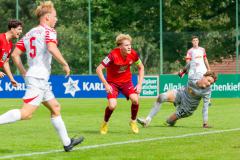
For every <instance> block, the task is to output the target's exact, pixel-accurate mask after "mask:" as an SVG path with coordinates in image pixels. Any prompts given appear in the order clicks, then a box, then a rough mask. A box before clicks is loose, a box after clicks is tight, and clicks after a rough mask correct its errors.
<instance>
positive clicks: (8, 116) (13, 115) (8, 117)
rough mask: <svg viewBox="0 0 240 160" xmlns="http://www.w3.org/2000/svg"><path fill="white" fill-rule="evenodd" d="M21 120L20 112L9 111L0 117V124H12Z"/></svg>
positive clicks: (15, 110) (16, 110)
mask: <svg viewBox="0 0 240 160" xmlns="http://www.w3.org/2000/svg"><path fill="white" fill-rule="evenodd" d="M20 119H21V112H20V110H19V109H13V110H10V111H8V112H6V113H4V114H2V115H0V124H6V123H13V122H16V121H19V120H20Z"/></svg>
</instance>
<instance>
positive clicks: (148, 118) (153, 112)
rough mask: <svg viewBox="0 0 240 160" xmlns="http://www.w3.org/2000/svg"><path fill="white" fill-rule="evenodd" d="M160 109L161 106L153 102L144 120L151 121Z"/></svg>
mask: <svg viewBox="0 0 240 160" xmlns="http://www.w3.org/2000/svg"><path fill="white" fill-rule="evenodd" d="M160 108H161V104H160V103H159V102H155V103H154V105H153V107H152V109H151V111H150V113H149V114H148V116H147V118H146V119H147V120H149V121H151V120H152V118H153V117H154V116H155V115H156V114H157V113H158V112H159V110H160Z"/></svg>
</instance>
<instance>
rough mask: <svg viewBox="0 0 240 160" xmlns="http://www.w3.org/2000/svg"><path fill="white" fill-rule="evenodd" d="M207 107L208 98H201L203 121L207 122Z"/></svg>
mask: <svg viewBox="0 0 240 160" xmlns="http://www.w3.org/2000/svg"><path fill="white" fill-rule="evenodd" d="M208 107H209V98H203V108H202V117H203V123H207V122H208Z"/></svg>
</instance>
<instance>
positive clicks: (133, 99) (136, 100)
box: [131, 96, 138, 105]
mask: <svg viewBox="0 0 240 160" xmlns="http://www.w3.org/2000/svg"><path fill="white" fill-rule="evenodd" d="M131 101H132V104H134V105H137V104H138V96H134V97H131Z"/></svg>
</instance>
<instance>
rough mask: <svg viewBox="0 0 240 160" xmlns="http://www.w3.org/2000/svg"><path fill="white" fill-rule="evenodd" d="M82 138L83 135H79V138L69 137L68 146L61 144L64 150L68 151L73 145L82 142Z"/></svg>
mask: <svg viewBox="0 0 240 160" xmlns="http://www.w3.org/2000/svg"><path fill="white" fill-rule="evenodd" d="M83 140H84V137H82V136H81V137H79V138H71V143H70V144H69V145H68V146H63V148H64V150H65V152H69V151H71V150H72V149H73V147H74V146H76V145H78V144H80V143H82V141H83Z"/></svg>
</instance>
